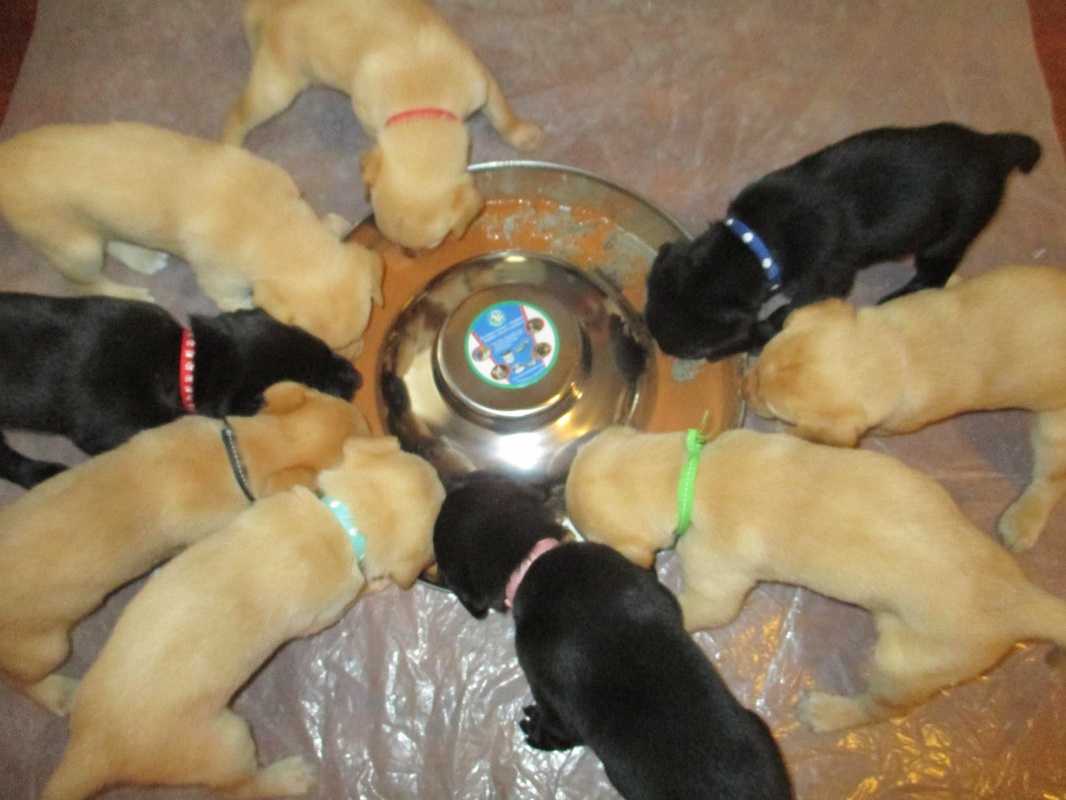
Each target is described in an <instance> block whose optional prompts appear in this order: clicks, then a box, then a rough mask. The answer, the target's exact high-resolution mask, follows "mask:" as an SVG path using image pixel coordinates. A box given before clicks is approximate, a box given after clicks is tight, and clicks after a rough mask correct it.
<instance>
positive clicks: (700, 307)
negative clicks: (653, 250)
mask: <svg viewBox="0 0 1066 800" xmlns="http://www.w3.org/2000/svg"><path fill="white" fill-rule="evenodd" d="M765 289H766V286H765V281H764V279H763V276H762V273H761V271H760V269H759V266H758V264H757V263H755V260H754V256H752V254H751V253H750V252H749V251H748V249H747V248H746V247H745V246H744V245H743V243H741V242H740V240H739V239H737V237H736V236H734V235H733V234H732V233H730V232H729V230H728V229H727V228H726V227H725V225H724V224H722V223H721V222H717V223H714V224H712V225H711V227H710V228H709V229H708V230H707V231H706V232H705V233H704V234H702V235H701V236H699V237H697V238H696V239H695V240H693V241H692V242H668V243H667V244H664V245H663V246H662V247H661V248H660V249H659V253H658V255H656V257H655V261H654V262H653V263H652V266H651V270H650V271H649V273H648V280H647V285H646V290H647V303H646V305H645V308H644V316H645V318H646V320H647V323H648V329H649V331H650V332H651V335H652V337H653V338H654V339H655V341H656V343H657V344H658V345H659V348H660V349H661V350H662V351H663V352H664V353H666V354H667V355H670V356H675V357H677V358H688V359H698V358H705V359H707V360H708V361H716V360H718V359H721V358H725V357H727V356H731V355H735V354H737V353H742V352H746V351H748V350H751V349H754V348H756V347H758V346H759V345H760V344H762V343H763V341H764V338H765V336H764V334H763V333H762V329H761V327H760V325H759V321H758V315H759V308H760V306H761V305H762V301H763V294H764V292H765Z"/></svg>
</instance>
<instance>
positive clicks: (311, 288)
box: [0, 122, 384, 355]
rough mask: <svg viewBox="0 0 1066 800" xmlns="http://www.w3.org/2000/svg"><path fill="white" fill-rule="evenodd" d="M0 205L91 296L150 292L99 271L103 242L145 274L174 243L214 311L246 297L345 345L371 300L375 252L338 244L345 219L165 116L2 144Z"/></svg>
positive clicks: (32, 134)
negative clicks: (161, 123) (319, 211)
mask: <svg viewBox="0 0 1066 800" xmlns="http://www.w3.org/2000/svg"><path fill="white" fill-rule="evenodd" d="M0 212H2V213H3V215H4V216H5V217H6V218H7V220H8V223H9V224H10V225H11V227H12V229H14V231H15V232H16V233H18V234H19V235H20V236H22V237H23V238H24V239H25V240H26V241H27V242H28V243H29V244H30V245H31V246H32V247H34V248H36V249H37V250H39V251H40V252H41V253H43V254H44V255H45V256H46V257H47V258H48V259H49V260H50V261H51V262H52V264H54V265H55V267H56V268H57V269H58V270H59V271H60V272H61V273H62V274H63V275H64V276H65V277H66V278H67V279H69V280H70V281H72V282H73V283H74V284H75V286H77V287H78V289H80V290H81V291H83V292H85V293H89V294H106V295H111V296H114V297H129V298H134V299H141V300H150V299H151V295H150V294H149V293H148V292H146V291H145V290H143V289H139V288H136V287H133V286H128V285H124V284H120V283H116V282H114V281H111V280H109V279H107V278H105V277H104V276H103V273H102V270H103V265H104V255H105V252H106V253H107V254H109V255H111V256H112V257H114V258H116V259H118V260H119V261H121V262H122V263H124V264H125V265H126V266H128V267H130V268H131V269H134V270H137V271H140V272H143V273H147V274H150V273H152V272H155V271H156V270H158V269H160V268H162V267H163V266H165V264H166V256H165V255H164V254H165V253H172V254H174V255H177V256H180V257H181V258H184V259H185V260H186V261H188V262H189V265H190V266H191V268H192V270H193V272H194V273H195V274H196V278H197V281H198V282H199V284H200V288H201V289H202V290H203V292H204V294H206V295H207V296H208V297H209V298H210V299H211V300H212V301H213V302H214V303H215V304H216V305H217V306H218V307H219V308H220V309H222V310H223V311H233V310H237V309H242V308H251V307H253V306H258V307H260V308H262V309H263V310H265V311H266V312H267V313H269V314H270V315H271V316H273V317H276V318H277V319H279V320H281V321H282V322H285V323H289V324H294V325H298V326H299V327H301V328H304V329H306V330H308V331H310V332H311V333H313V334H315V335H316V336H318V337H319V338H320V339H322V340H324V341H325V342H326V343H327V344H328V345H329V346H330V347H331V348H333V349H334V350H336V351H338V352H343V353H345V354H348V355H352V354H355V353H356V352H357V351H358V348H359V343H360V339H361V337H362V335H363V331H364V330H365V328H366V326H367V322H368V320H369V317H370V311H371V303H372V301H374V302H377V303H379V304H380V302H381V278H382V271H383V269H384V267H383V263H382V260H381V257H380V256H379V255H378V254H376V253H373V252H371V251H370V250H368V249H367V248H365V247H362V246H361V245H359V244H356V243H354V242H352V243H345V242H341V241H340V239H339V236H340V234H341V231H342V226H343V220H341V219H340V218H339V217H336V216H333V215H329V216H328V218H327V219H319V218H318V217H317V216H316V215H315V212H314V210H313V209H312V208H311V207H310V206H309V205H308V204H307V203H306V202H304V200H303V199H301V197H300V190H299V189H298V188H297V186H296V184H295V183H294V182H293V180H292V178H291V177H290V176H289V175H288V174H287V173H286V172H285V171H284V170H283V169H281V167H279V166H277V165H276V164H273V163H271V162H270V161H267V160H266V159H263V158H259V157H258V156H255V155H252V154H251V153H249V152H247V151H246V150H242V149H241V148H239V147H230V146H226V145H220V144H218V143H216V142H208V141H203V140H201V139H196V138H194V137H191V136H185V135H184V134H180V133H176V132H174V131H169V130H165V129H163V128H155V127H151V126H148V125H141V124H138V123H132V122H112V123H109V124H105V125H50V126H46V127H42V128H37V129H35V130H31V131H28V132H26V133H23V134H20V135H18V136H15V137H13V138H11V139H9V140H7V141H5V142H3V143H0ZM159 251H162V252H159Z"/></svg>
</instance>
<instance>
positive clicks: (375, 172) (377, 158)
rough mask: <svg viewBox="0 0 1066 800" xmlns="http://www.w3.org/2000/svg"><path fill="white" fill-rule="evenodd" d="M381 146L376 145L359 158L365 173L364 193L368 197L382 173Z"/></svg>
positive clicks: (361, 168)
mask: <svg viewBox="0 0 1066 800" xmlns="http://www.w3.org/2000/svg"><path fill="white" fill-rule="evenodd" d="M381 160H382V156H381V147H380V146H379V145H374V146H373V147H371V148H370V149H369V150H367V151H366V152H365V153H363V157H362V158H361V159H360V160H359V168H360V170H361V171H362V173H363V193H364V195H365V196H366V199H367V200H369V199H370V190H371V189H373V188H374V184H375V183H377V182H378V177H379V176H380V175H381Z"/></svg>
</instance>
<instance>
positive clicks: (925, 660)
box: [796, 615, 1009, 731]
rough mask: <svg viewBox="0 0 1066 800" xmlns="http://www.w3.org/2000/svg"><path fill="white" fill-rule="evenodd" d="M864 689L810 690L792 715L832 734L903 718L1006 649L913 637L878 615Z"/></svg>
mask: <svg viewBox="0 0 1066 800" xmlns="http://www.w3.org/2000/svg"><path fill="white" fill-rule="evenodd" d="M877 621H878V630H879V631H880V634H881V636H880V639H879V640H878V643H877V646H876V647H875V648H874V655H873V663H872V664H871V668H870V673H869V678H868V688H867V690H866V692H865V693H864V694H861V695H857V696H855V697H845V696H843V695H833V694H827V693H825V692H810V693H809V694H807V696H806V697H804V698H803V699H802V700H801V701H800V704H799V706H798V707H797V709H796V715H797V717H799V719H800V720H801V721H802V722H805V723H806V724H807V725H809V726H810V727H811V728H813V729H814V730H816V731H835V730H841V729H844V728H852V727H856V726H859V725H869V724H871V723H874V722H880V721H882V720H886V719H891V718H893V717H898V716H902V715H903V714H905V713H906V712H907V711H908V710H909V709H911V708H913V707H914V706H916V705H919V704H920V703H923V702H925V701H926V700H928V699H929V698H931V697H932V696H933V695H934V694H936V693H937V692H938V691H940V690H941V689H946V688H947V687H949V686H953V685H955V684H956V683H959V682H961V681H964V680H967V679H969V678H972V677H974V676H976V675H979V674H980V673H982V672H984V671H985V670H986V669H988V668H989V667H990V666H992V665H993V664H994V663H995V662H996V661H997V660H998V659H999V658H1001V657H1002V655H1003V653H1004V652H1006V650H1007V648H1008V647H1009V643H1002V642H999V641H995V640H994V639H988V640H985V641H980V640H970V641H966V640H960V639H959V638H953V639H951V640H940V639H935V638H932V637H929V636H922V635H920V634H917V633H916V632H914V631H913V630H912V629H910V628H909V627H908V626H906V625H905V624H904V623H903V622H902V621H900V620H899V619H897V618H895V617H887V616H883V615H882V616H879V617H878V620H877Z"/></svg>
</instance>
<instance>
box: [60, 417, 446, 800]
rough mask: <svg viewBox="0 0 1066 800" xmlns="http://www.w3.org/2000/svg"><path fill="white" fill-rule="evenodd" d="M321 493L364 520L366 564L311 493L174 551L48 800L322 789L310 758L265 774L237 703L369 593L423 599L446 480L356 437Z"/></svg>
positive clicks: (77, 723)
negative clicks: (124, 788)
mask: <svg viewBox="0 0 1066 800" xmlns="http://www.w3.org/2000/svg"><path fill="white" fill-rule="evenodd" d="M319 486H320V487H321V489H322V490H323V491H324V492H325V493H326V495H327V496H328V497H329V498H335V499H337V500H340V501H341V502H343V503H345V504H346V505H347V506H348V508H349V509H350V510H351V512H352V517H353V519H354V521H355V523H356V525H357V527H358V529H359V532H360V533H361V534H362V535H363V536H364V537H365V541H366V554H365V557H364V558H363V560H362V563H361V564H360V562H359V561H358V560H357V558H356V556H355V553H354V551H353V547H352V544H351V542H350V541H349V538H348V535H347V532H346V531H345V529H344V528H343V527H342V526H341V524H340V522H338V520H337V519H336V518H335V517H334V516H333V514H332V513H331V512H330V510H329V509H327V507H326V505H325V503H324V502H323V501H322V500H320V499H318V498H317V497H315V495H314V494H312V492H310V491H309V490H308V489H305V488H303V487H296V488H294V489H291V490H289V491H288V492H285V493H283V494H279V495H275V496H274V497H270V498H268V499H266V500H261V501H259V502H257V503H255V505H253V506H252V507H251V508H250V509H248V510H247V511H245V512H244V513H243V514H241V516H240V517H238V518H237V519H236V521H235V522H234V523H233V524H232V525H230V526H229V527H228V528H226V529H224V530H222V531H220V532H219V533H217V534H215V535H213V536H210V537H208V538H207V539H204V540H203V541H201V542H199V543H197V544H195V545H193V546H192V547H190V548H189V549H187V550H186V551H185V552H184V553H182V554H181V555H179V556H177V557H176V558H175V559H174V560H173V561H171V562H170V563H169V564H167V565H165V566H164V567H163V568H161V569H160V570H159V571H158V572H157V573H156V574H155V575H153V576H152V577H151V578H150V579H149V580H148V582H147V583H146V584H145V586H144V588H143V589H142V590H141V591H140V592H139V593H138V594H137V595H136V597H134V598H133V600H132V601H131V602H130V604H129V605H128V606H127V607H126V609H125V610H124V611H123V613H122V616H121V617H120V618H119V621H118V623H117V624H116V625H115V629H114V631H113V632H112V634H111V637H110V639H109V640H108V642H107V644H106V645H105V646H104V649H103V650H102V651H101V653H100V656H99V658H98V659H97V660H96V662H95V663H94V664H93V666H92V667H91V668H90V669H89V671H88V673H86V675H85V678H84V680H83V681H82V683H81V686H80V688H79V689H78V693H77V696H76V698H75V702H74V708H73V710H72V712H71V719H70V727H71V735H70V741H69V743H68V745H67V749H66V751H65V752H64V754H63V757H62V759H61V761H60V763H59V766H58V767H57V769H56V771H55V773H54V774H53V776H52V778H51V780H50V781H49V782H48V784H47V786H46V787H45V789H44V792H43V794H42V798H43V800H82V798H85V797H88V796H90V795H92V794H95V793H96V792H97V791H99V790H100V789H101V788H103V787H104V786H109V785H113V784H117V783H140V784H205V785H207V786H209V787H211V788H212V789H215V790H216V791H218V792H220V793H222V794H225V795H227V796H231V797H265V796H278V795H293V794H303V793H305V792H307V791H308V790H309V789H311V788H312V787H313V786H314V784H315V783H316V775H315V770H314V769H313V768H312V767H311V765H309V764H308V763H307V762H305V761H304V760H303V759H302V758H301V757H299V756H291V757H288V758H284V759H281V760H280V761H276V762H274V763H272V764H270V765H269V766H266V767H263V768H260V767H259V766H258V764H257V759H256V748H255V743H254V742H253V740H252V737H251V734H250V732H249V729H248V724H247V723H246V722H245V721H244V720H243V719H242V718H241V717H239V716H237V715H236V714H235V713H233V712H232V711H231V710H230V709H229V708H228V704H229V702H230V699H231V698H232V696H233V695H234V694H235V693H236V692H237V690H238V689H240V687H241V686H243V685H244V684H245V683H246V682H247V681H248V679H249V678H250V677H251V676H252V675H253V673H254V672H255V671H256V670H257V669H259V667H260V666H261V665H262V664H263V662H264V661H266V660H267V659H268V658H269V657H270V655H271V654H272V653H273V652H274V651H275V650H276V649H277V648H278V647H280V646H281V645H282V644H283V643H284V642H286V641H288V640H290V639H293V638H295V637H299V636H309V635H311V634H314V633H317V632H318V631H321V630H322V629H323V628H325V627H327V626H329V625H332V624H333V623H334V622H336V621H337V620H338V619H339V618H340V617H341V615H342V614H343V613H344V612H345V611H346V610H347V609H348V608H349V607H350V606H351V605H352V603H354V602H355V601H356V599H357V598H359V597H362V596H365V595H366V594H368V593H370V592H372V591H376V590H378V589H381V588H384V587H385V586H388V585H390V584H398V585H399V586H401V587H402V588H405V589H407V588H410V586H411V585H412V584H413V583H414V581H415V579H416V578H417V577H418V575H419V573H420V572H421V571H422V570H423V569H424V568H425V567H426V566H428V565H429V563H430V562H431V561H432V558H433V550H432V537H433V523H434V521H435V520H436V517H437V512H438V511H439V509H440V505H441V503H442V502H443V500H444V488H443V486H442V485H441V483H440V480H439V479H438V477H437V473H436V471H435V470H434V469H433V468H432V467H431V466H430V465H429V464H428V463H427V462H426V461H423V460H422V459H420V458H418V457H416V456H413V455H410V454H408V453H404V452H402V451H401V450H400V448H399V445H398V444H397V442H396V440H395V439H393V438H387V439H372V438H369V437H367V438H356V439H350V440H349V441H348V442H347V443H346V444H345V446H344V458H343V461H342V463H341V464H340V465H339V466H338V467H336V468H335V469H332V470H329V471H327V472H324V473H322V475H321V476H320V478H319Z"/></svg>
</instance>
